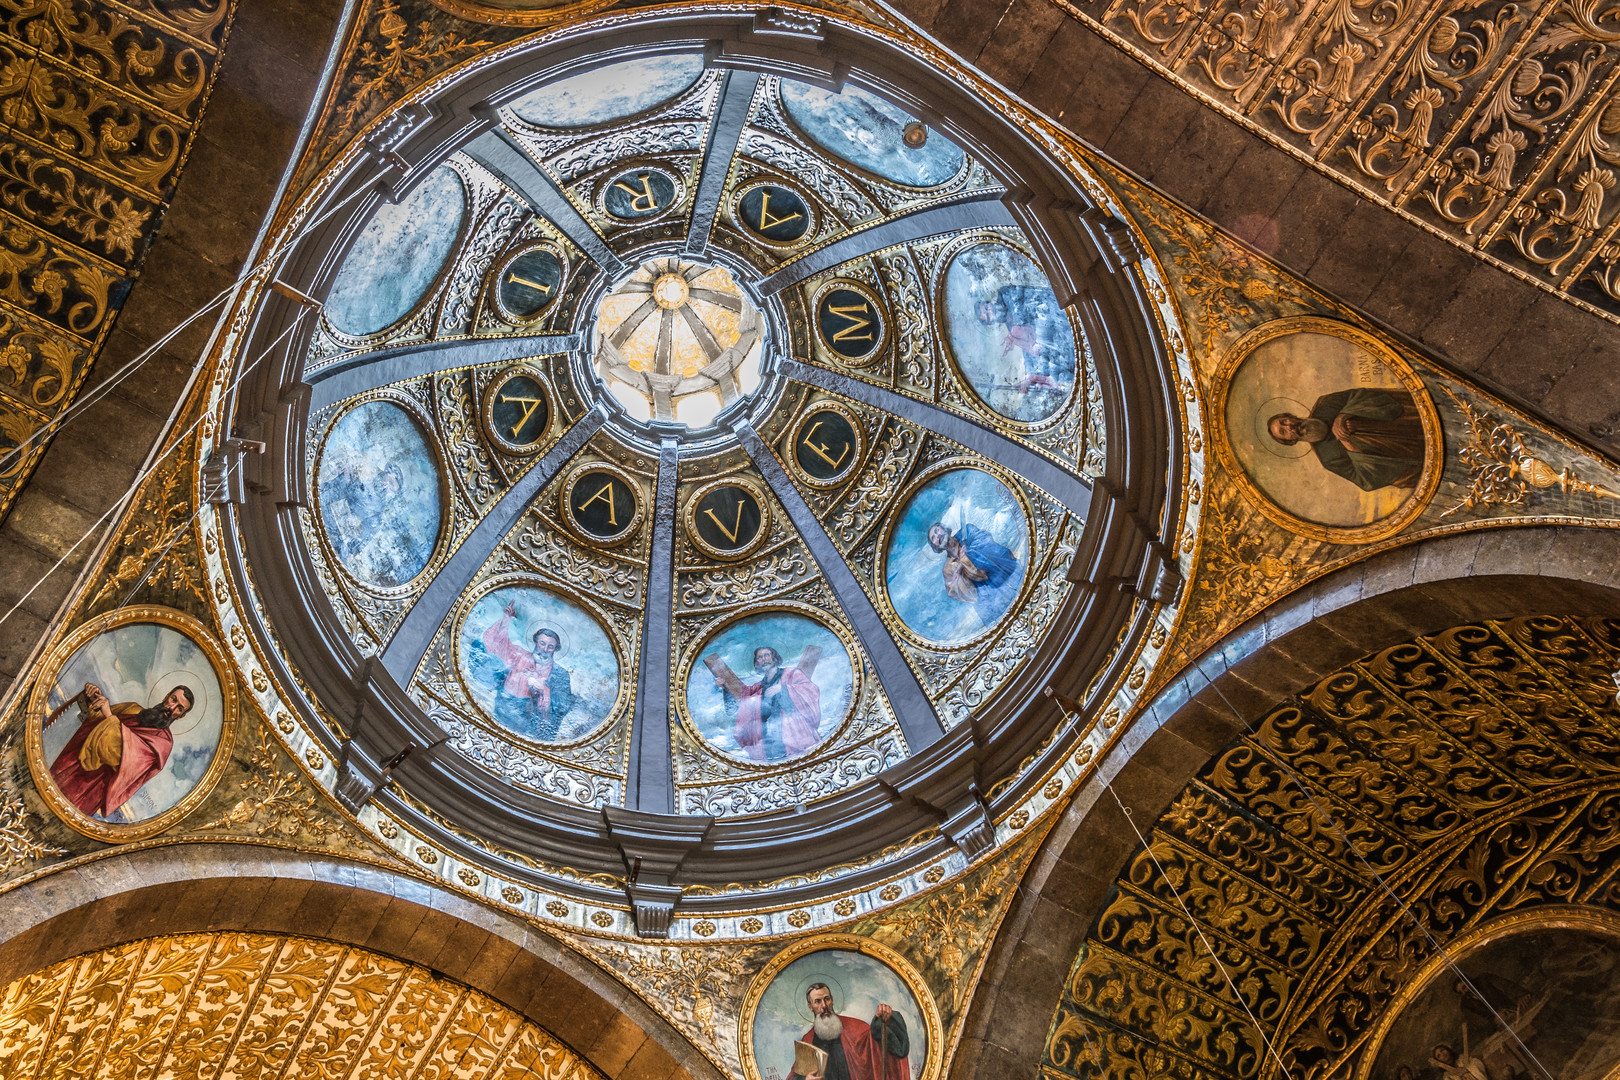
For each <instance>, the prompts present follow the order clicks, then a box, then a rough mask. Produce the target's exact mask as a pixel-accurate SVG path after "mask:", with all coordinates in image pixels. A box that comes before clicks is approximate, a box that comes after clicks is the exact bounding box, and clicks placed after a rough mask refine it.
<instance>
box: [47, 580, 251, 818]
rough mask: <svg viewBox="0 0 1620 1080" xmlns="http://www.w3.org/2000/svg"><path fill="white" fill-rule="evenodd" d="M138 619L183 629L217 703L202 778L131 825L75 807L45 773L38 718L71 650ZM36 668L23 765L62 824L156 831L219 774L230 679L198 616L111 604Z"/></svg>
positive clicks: (229, 737) (198, 798) (193, 803)
mask: <svg viewBox="0 0 1620 1080" xmlns="http://www.w3.org/2000/svg"><path fill="white" fill-rule="evenodd" d="M140 623H153V624H155V625H158V626H162V627H166V628H168V629H170V630H173V631H175V632H176V633H178V634H183V635H184V636H185V637H186V638H188V639H189V640H190V641H191V643H192V644H194V645H196V646H197V648H199V649H201V650H202V653H203V655H204V656H206V657H208V662H209V663H210V664H211V665H213V668H214V677H215V678H216V679H218V680H219V688H220V709H221V717H220V725H219V743H218V744H217V745H216V746H215V748H214V757H213V760H211V761H210V762H209V763H208V769H207V770H206V771H205V772H204V773H203V776H202V779H201V780H198V781H197V783H196V785H195V786H194V787H193V788H192V789H191V790H190V791H188V792H187V793H186V794H185V795H184V796H183V797H182V798H181V799H180V801H179V802H177V803H175V804H174V805H173V806H171V807H169V809H167V810H165V811H163V812H162V813H161V814H158V815H157V816H155V817H153V818H151V819H149V820H147V821H139V822H135V823H134V824H131V825H113V824H111V823H109V822H103V821H96V820H94V819H92V818H90V817H89V816H87V815H86V814H84V813H83V812H81V811H80V810H79V808H78V807H76V806H74V805H73V804H72V803H71V802H69V801H68V800H67V797H66V796H65V795H63V794H62V792H61V789H59V788H58V787H57V786H56V780H55V779H54V778H53V777H52V776H51V769H50V765H49V764H48V763H47V762H46V761H45V729H44V726H43V725H42V724H41V723H40V719H41V717H42V716H43V715H44V712H45V703H46V702H47V701H48V700H50V694H51V690H52V688H53V687H54V686H55V685H56V677H57V675H58V674H60V673H61V670H62V668H63V667H64V666H65V665H66V664H67V662H68V661H69V660H70V659H72V657H73V654H74V653H76V652H78V651H79V650H80V649H81V648H83V647H84V646H85V645H87V644H89V643H90V642H91V641H93V640H95V639H96V638H98V637H100V636H101V635H102V634H105V633H108V632H110V631H113V630H117V629H120V628H122V627H125V626H131V625H135V624H140ZM39 670H40V673H41V674H40V676H39V679H38V681H36V682H35V683H34V689H33V692H32V693H31V694H30V695H29V698H28V714H27V716H26V718H25V722H24V728H25V743H26V748H27V755H28V769H29V772H31V773H32V774H33V777H34V788H35V790H37V791H38V792H39V794H40V797H41V798H43V799H44V800H45V804H46V805H47V806H49V807H50V808H51V812H52V813H54V814H55V815H56V816H57V817H58V818H60V819H61V821H62V823H63V824H65V825H67V826H68V827H69V828H72V829H74V830H75V831H77V832H81V833H83V834H84V835H85V836H88V837H90V838H91V839H93V840H100V841H102V842H104V843H108V844H127V843H130V842H132V841H135V840H145V839H147V838H148V837H151V836H156V835H157V834H158V833H161V832H163V831H164V830H166V829H168V828H170V827H172V826H173V825H175V824H176V823H177V822H179V821H180V819H181V818H184V817H185V816H186V815H187V814H189V813H191V812H192V811H193V810H195V809H196V808H197V806H198V805H199V804H200V803H201V802H202V801H203V800H204V799H206V798H208V796H209V795H210V794H212V793H213V790H214V786H215V785H216V784H217V783H218V782H219V778H220V775H221V774H222V773H223V772H224V771H225V767H226V765H228V764H229V763H230V760H231V754H232V751H233V749H234V747H235V745H236V725H237V696H236V680H235V678H234V677H233V672H232V670H231V667H230V663H229V660H228V659H227V657H226V654H225V650H224V648H223V647H222V646H221V645H220V643H219V641H218V640H217V639H216V638H215V637H214V635H213V634H212V633H211V632H210V631H209V630H208V628H207V627H206V626H204V625H203V624H202V623H201V622H200V621H199V620H197V619H195V618H193V617H192V616H190V615H187V614H186V613H185V612H183V611H176V610H175V609H173V608H167V607H160V606H157V605H152V604H145V605H138V606H136V607H125V608H117V609H116V610H113V611H109V612H108V613H107V614H105V615H101V616H98V617H97V618H94V619H91V620H90V621H89V622H87V623H85V624H84V625H82V626H80V627H78V628H77V629H75V630H74V631H73V632H72V633H71V634H69V635H68V636H67V637H65V638H63V639H62V640H61V641H60V642H58V643H57V644H56V645H55V646H54V647H53V648H52V649H51V651H50V653H49V654H48V655H47V656H46V658H45V660H44V662H43V663H42V664H41V665H40V668H39Z"/></svg>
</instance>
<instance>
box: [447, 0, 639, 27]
mask: <svg viewBox="0 0 1620 1080" xmlns="http://www.w3.org/2000/svg"><path fill="white" fill-rule="evenodd" d="M433 2H434V3H435V4H437V5H438V6H439V7H441V8H443V9H444V10H445V11H448V12H449V13H450V14H452V15H459V16H461V17H462V18H463V19H471V20H472V21H473V22H481V23H488V24H490V25H492V26H522V27H528V28H531V29H532V28H534V27H539V26H550V25H551V24H553V23H559V22H563V21H565V20H568V19H577V18H579V17H580V16H582V15H589V14H590V13H591V12H594V11H600V10H601V9H602V8H605V7H611V6H612V4H613V2H614V0H576V2H575V3H572V4H559V5H558V6H556V7H550V8H542V9H539V10H529V11H524V10H516V11H513V10H510V9H508V8H498V7H491V6H490V5H488V4H480V3H477V2H476V0H433Z"/></svg>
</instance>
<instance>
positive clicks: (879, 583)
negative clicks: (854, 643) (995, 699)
mask: <svg viewBox="0 0 1620 1080" xmlns="http://www.w3.org/2000/svg"><path fill="white" fill-rule="evenodd" d="M960 469H972V470H975V471H977V472H982V473H986V474H988V475H990V476H993V477H995V478H996V479H997V480H999V481H1001V483H1002V484H1003V485H1004V486H1005V487H1006V488H1007V490H1008V491H1010V492H1012V496H1013V498H1014V499H1015V500H1016V501H1017V503H1018V508H1019V509H1020V510H1022V511H1023V514H1024V534H1025V536H1026V537H1027V538H1028V542H1029V554H1028V556H1027V561H1026V562H1025V564H1024V580H1023V583H1022V584H1020V585H1019V587H1018V596H1017V598H1016V599H1014V600H1013V602H1012V603H1010V604H1008V605H1007V610H1006V611H1003V612H1002V613H1001V617H1000V618H998V619H997V620H996V621H995V623H994V624H992V625H990V626H987V627H984V628H983V629H982V630H980V631H979V632H978V633H977V634H974V635H973V636H972V637H970V638H965V639H963V640H962V641H956V642H941V641H934V640H933V639H931V638H925V637H923V636H922V635H921V634H919V633H917V632H916V631H915V630H913V629H912V628H911V627H909V626H907V625H906V622H905V620H904V619H902V618H901V617H900V613H899V612H897V611H895V609H894V604H893V603H891V602H890V600H889V573H888V571H889V540H890V539H891V538H892V537H893V536H894V530H895V528H896V527H897V526H898V525H899V524H900V520H901V518H903V517H904V516H905V512H906V507H907V506H909V505H910V503H911V499H912V497H913V496H914V495H916V494H917V492H918V491H920V490H922V488H923V487H924V486H926V485H927V484H928V483H930V482H931V481H933V480H936V479H938V478H939V477H941V476H943V475H944V474H945V473H948V472H956V471H958V470H960ZM889 505H890V506H891V507H893V508H894V509H891V510H890V511H889V512H888V513H887V514H886V515H885V516H884V520H883V528H882V530H881V531H880V532H879V533H878V548H877V560H876V569H875V578H876V580H874V581H873V585H874V586H875V588H874V589H873V590H872V591H873V593H874V595H875V596H876V598H877V601H878V611H879V614H881V615H882V617H883V621H884V622H885V623H886V624H887V625H888V626H889V628H890V630H891V631H893V632H894V633H896V634H899V635H901V636H902V637H904V638H905V639H906V640H907V641H908V642H911V643H912V644H914V645H917V646H919V647H921V648H924V649H928V650H929V651H931V652H941V653H956V652H965V651H968V650H970V649H973V648H975V647H977V646H978V645H979V644H980V643H981V642H983V641H984V640H985V638H987V637H989V636H991V635H992V634H994V633H995V632H996V630H997V629H998V628H999V627H1002V626H1004V625H1005V624H1006V622H1007V620H1008V619H1010V618H1012V617H1014V616H1015V615H1016V614H1017V613H1018V612H1019V611H1020V610H1022V609H1023V606H1024V604H1025V603H1026V602H1027V601H1028V600H1029V593H1030V589H1031V588H1033V587H1034V586H1033V582H1034V579H1035V576H1034V573H1033V569H1032V568H1033V567H1034V566H1035V564H1036V563H1037V561H1038V560H1037V559H1036V554H1037V545H1036V541H1037V539H1038V538H1037V536H1036V535H1035V512H1034V509H1033V508H1032V507H1031V506H1030V504H1029V497H1028V496H1027V495H1026V494H1025V493H1024V481H1022V480H1020V479H1019V478H1018V477H1017V476H1016V475H1015V474H1013V473H1012V472H1011V471H1010V470H1008V469H1005V468H1003V467H1002V466H1001V465H1000V464H999V463H997V462H993V461H990V460H988V459H987V458H976V457H967V456H964V455H957V456H954V457H949V458H945V459H944V460H942V461H936V462H935V463H934V464H932V465H930V466H928V467H927V468H926V469H924V470H922V471H921V472H919V473H917V474H915V475H914V476H912V478H911V480H910V482H909V483H907V484H906V486H905V487H904V488H902V489H901V491H900V494H899V496H898V497H896V498H895V500H894V501H893V502H892V503H890V504H889Z"/></svg>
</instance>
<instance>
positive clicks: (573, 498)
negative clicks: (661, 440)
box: [568, 469, 638, 541]
mask: <svg viewBox="0 0 1620 1080" xmlns="http://www.w3.org/2000/svg"><path fill="white" fill-rule="evenodd" d="M568 509H569V512H570V513H571V514H572V515H573V518H574V523H575V524H576V525H577V526H578V527H579V529H580V531H581V532H583V533H585V534H586V535H587V536H593V537H595V538H596V539H598V540H604V541H606V540H617V539H619V538H620V537H621V536H623V535H624V534H625V532H626V530H628V529H629V528H630V527H631V526H632V525H633V524H635V521H636V510H637V509H638V508H637V506H636V493H635V491H634V490H632V489H631V487H630V485H629V484H627V483H625V481H624V478H623V477H622V476H618V475H616V474H614V473H610V472H608V471H607V470H605V469H592V470H589V471H587V472H582V473H580V474H579V475H578V476H576V477H574V480H573V483H572V484H570V485H569V488H568Z"/></svg>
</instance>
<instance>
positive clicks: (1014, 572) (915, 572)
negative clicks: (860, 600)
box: [885, 469, 1029, 645]
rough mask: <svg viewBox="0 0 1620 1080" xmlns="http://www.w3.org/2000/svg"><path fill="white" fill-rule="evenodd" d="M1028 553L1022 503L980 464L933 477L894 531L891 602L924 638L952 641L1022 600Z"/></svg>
mask: <svg viewBox="0 0 1620 1080" xmlns="http://www.w3.org/2000/svg"><path fill="white" fill-rule="evenodd" d="M1028 554H1029V524H1028V520H1027V518H1026V517H1025V515H1024V510H1023V508H1022V507H1021V506H1020V505H1019V504H1018V501H1017V499H1015V498H1014V497H1013V494H1012V492H1011V491H1009V490H1008V489H1007V486H1006V485H1005V484H1003V483H1002V482H1001V481H1000V480H998V479H997V478H995V477H994V476H991V475H990V474H989V473H985V472H981V471H979V470H978V469H956V470H953V471H951V472H948V473H945V474H943V475H941V476H937V477H935V478H934V479H933V480H931V481H929V482H928V483H927V484H925V485H924V486H923V487H922V488H921V489H919V490H918V491H917V493H916V494H915V495H913V496H912V497H911V500H910V502H908V503H907V504H906V508H905V511H904V512H903V513H902V514H901V518H900V522H899V524H898V525H897V526H896V527H895V530H894V532H893V534H891V536H890V537H889V544H888V552H887V559H886V564H885V578H886V581H887V584H888V590H889V603H890V604H892V605H893V606H894V610H895V614H896V615H898V616H900V620H901V621H902V622H903V623H905V624H906V626H907V627H909V628H910V629H911V630H912V631H914V632H915V633H917V634H918V635H919V636H921V637H924V638H927V639H928V640H930V641H937V642H940V643H942V644H947V645H948V644H955V643H957V642H961V641H966V640H967V639H969V638H971V637H974V636H976V635H977V634H979V633H980V632H981V631H983V630H985V629H988V628H989V627H991V626H994V625H995V624H996V623H997V622H998V621H1000V619H1001V617H1002V616H1003V615H1004V614H1006V612H1007V609H1008V608H1010V607H1011V606H1012V603H1013V601H1014V600H1016V599H1017V598H1018V593H1019V590H1020V589H1022V588H1023V585H1024V573H1025V566H1026V563H1027V562H1028Z"/></svg>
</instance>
